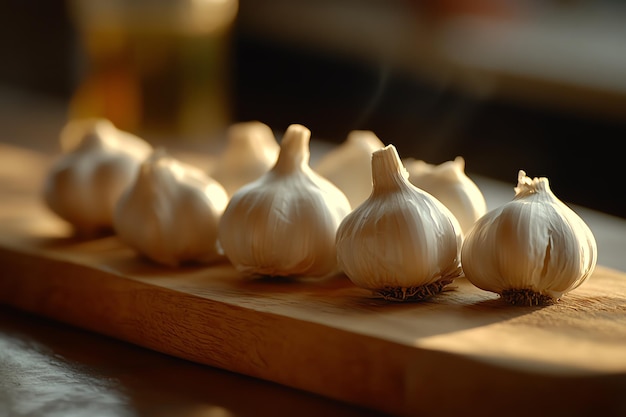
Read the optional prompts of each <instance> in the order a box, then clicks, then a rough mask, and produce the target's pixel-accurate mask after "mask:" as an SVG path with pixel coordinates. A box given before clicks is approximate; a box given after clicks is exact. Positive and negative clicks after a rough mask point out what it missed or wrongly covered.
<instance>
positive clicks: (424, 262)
mask: <svg viewBox="0 0 626 417" xmlns="http://www.w3.org/2000/svg"><path fill="white" fill-rule="evenodd" d="M407 176H408V174H407V172H406V170H405V168H404V167H403V166H402V162H401V161H400V157H399V156H398V152H397V151H396V148H395V147H394V146H393V145H387V146H385V147H384V148H382V149H380V150H377V151H374V153H373V154H372V179H373V190H372V194H371V195H370V197H369V198H368V199H367V200H366V201H364V202H363V204H361V205H360V206H359V207H357V208H356V209H354V211H352V213H350V214H349V215H348V216H346V218H345V219H344V220H343V221H342V223H341V225H340V226H339V229H338V230H337V240H336V243H337V257H338V260H339V267H340V268H341V269H342V270H343V271H344V273H345V274H346V275H347V276H348V278H350V280H351V281H352V282H353V283H354V284H355V285H357V286H359V287H362V288H367V289H370V290H372V291H373V292H375V293H378V294H380V295H381V296H382V297H384V298H385V299H388V300H393V301H405V300H420V299H424V298H426V297H428V296H430V295H433V294H436V293H438V292H440V291H442V290H443V288H444V287H445V286H446V285H448V284H450V283H451V282H452V281H453V280H454V279H455V278H457V277H458V276H459V275H460V274H461V272H462V271H461V262H460V248H461V241H462V232H461V227H460V225H459V223H458V221H457V219H456V218H455V217H454V215H452V213H450V211H449V210H448V209H447V208H446V207H445V206H444V205H443V204H442V203H441V202H440V201H438V200H437V199H436V198H435V197H433V196H431V195H430V194H428V193H426V192H424V191H422V190H420V189H419V188H417V187H415V186H414V185H412V184H411V183H410V182H409V181H408V179H407Z"/></svg>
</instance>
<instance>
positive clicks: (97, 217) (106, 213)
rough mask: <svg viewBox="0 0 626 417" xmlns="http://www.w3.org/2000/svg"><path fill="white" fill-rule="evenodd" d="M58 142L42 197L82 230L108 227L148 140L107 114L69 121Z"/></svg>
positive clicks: (146, 152)
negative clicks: (58, 152) (59, 148)
mask: <svg viewBox="0 0 626 417" xmlns="http://www.w3.org/2000/svg"><path fill="white" fill-rule="evenodd" d="M69 131H71V132H72V135H70V136H69V137H68V136H66V133H67V132H69ZM62 142H63V143H62V146H63V148H64V149H65V152H64V153H63V154H62V155H61V156H60V157H59V159H57V160H56V161H55V162H54V163H53V165H52V167H51V168H50V170H49V172H48V173H47V176H46V179H45V182H44V187H43V197H44V201H45V203H46V204H47V205H48V207H49V208H50V209H51V210H52V211H53V212H54V213H56V214H57V215H58V216H59V217H61V218H63V219H64V220H66V221H67V222H69V223H70V224H72V225H73V226H74V227H75V229H76V231H77V232H78V233H80V234H84V235H93V234H96V233H99V232H102V231H105V230H106V231H109V230H111V228H112V225H113V210H114V208H115V204H116V203H117V199H118V198H119V196H120V194H121V193H122V191H123V190H124V188H126V187H127V186H128V185H129V184H130V183H131V182H132V181H133V179H134V177H135V175H136V173H137V170H138V169H139V165H140V164H141V162H142V161H143V160H144V159H145V158H146V157H147V156H148V155H149V153H150V152H151V151H152V146H150V145H149V144H148V143H147V142H145V141H144V140H143V139H141V138H139V137H137V136H134V135H132V134H130V133H127V132H123V131H120V130H118V129H117V128H115V126H113V124H112V123H111V122H109V121H108V120H105V119H90V120H87V121H74V122H69V123H68V125H66V127H65V128H64V130H63V133H62Z"/></svg>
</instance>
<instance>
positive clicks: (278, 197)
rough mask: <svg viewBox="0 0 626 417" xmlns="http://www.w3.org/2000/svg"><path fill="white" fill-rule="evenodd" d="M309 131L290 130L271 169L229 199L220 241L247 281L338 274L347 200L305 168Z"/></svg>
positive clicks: (335, 188) (301, 128) (326, 181)
mask: <svg viewBox="0 0 626 417" xmlns="http://www.w3.org/2000/svg"><path fill="white" fill-rule="evenodd" d="M310 136H311V132H310V131H309V129H307V128H306V127H304V126H302V125H299V124H292V125H290V126H289V127H288V128H287V130H286V132H285V134H284V136H283V138H282V140H281V142H280V154H279V156H278V160H277V161H276V164H275V165H274V167H273V168H272V169H271V170H270V171H268V172H267V173H266V174H264V175H263V176H261V177H260V178H259V179H258V180H256V181H254V182H252V183H250V184H247V185H245V186H243V187H242V188H241V189H239V190H238V191H237V192H235V194H234V195H233V196H232V197H231V199H230V202H229V203H228V206H227V207H226V211H225V212H224V214H223V216H222V219H221V221H220V225H219V241H220V244H221V246H222V249H223V251H224V254H225V255H226V256H227V257H228V259H229V260H230V261H231V263H232V264H233V265H234V266H235V267H236V268H237V270H239V271H240V272H242V273H244V274H245V275H249V276H284V277H326V276H330V275H333V274H335V273H338V272H339V271H338V270H337V252H336V250H335V233H336V231H337V227H338V226H339V223H340V222H341V220H342V219H343V218H344V217H345V216H346V215H347V214H348V213H349V212H350V210H351V207H350V203H349V202H348V199H347V198H346V196H345V195H344V194H343V192H341V190H339V189H338V188H337V187H336V186H335V185H333V184H332V183H331V182H330V181H328V180H326V179H325V178H323V177H322V176H320V175H318V174H317V173H315V172H314V171H313V170H312V169H311V167H310V166H309V157H310V151H309V140H310Z"/></svg>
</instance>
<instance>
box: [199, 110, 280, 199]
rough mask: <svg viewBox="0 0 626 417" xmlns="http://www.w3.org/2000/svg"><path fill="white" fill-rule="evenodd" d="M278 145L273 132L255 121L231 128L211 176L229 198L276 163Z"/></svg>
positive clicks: (241, 123) (238, 124) (236, 124)
mask: <svg viewBox="0 0 626 417" xmlns="http://www.w3.org/2000/svg"><path fill="white" fill-rule="evenodd" d="M278 152H279V145H278V142H277V141H276V138H275V137H274V132H272V129H270V127H269V126H268V125H266V124H264V123H261V122H258V121H250V122H240V123H235V124H233V125H231V126H230V127H229V129H228V133H227V143H226V148H225V149H224V151H223V152H222V153H221V154H220V156H219V158H218V160H217V164H216V166H215V168H214V170H213V171H212V172H211V176H212V177H213V178H214V179H215V180H216V181H218V182H219V183H220V184H222V186H223V187H224V188H225V189H226V192H227V193H228V195H229V196H230V195H233V193H234V192H235V191H237V190H238V189H239V188H241V187H242V186H243V185H245V184H247V183H249V182H252V181H254V180H256V179H257V178H259V177H260V176H261V175H263V174H265V173H266V172H267V171H269V170H270V168H272V167H273V166H274V164H275V163H276V159H277V158H278Z"/></svg>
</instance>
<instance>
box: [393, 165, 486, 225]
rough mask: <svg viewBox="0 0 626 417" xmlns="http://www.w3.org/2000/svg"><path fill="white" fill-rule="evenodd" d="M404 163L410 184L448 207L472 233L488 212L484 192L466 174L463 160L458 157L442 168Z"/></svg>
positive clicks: (439, 166) (441, 166)
mask: <svg viewBox="0 0 626 417" xmlns="http://www.w3.org/2000/svg"><path fill="white" fill-rule="evenodd" d="M403 162H404V166H405V167H406V169H407V171H408V172H409V181H410V182H411V183H412V184H413V185H415V186H416V187H419V188H421V189H422V190H424V191H426V192H427V193H430V194H432V195H433V196H434V197H435V198H437V199H438V200H439V201H441V202H442V203H443V204H444V205H445V206H446V207H448V209H450V211H451V212H452V214H454V216H455V217H456V218H457V220H458V221H459V223H460V224H461V229H463V233H467V232H469V229H470V228H471V227H472V226H473V225H474V222H475V221H476V220H478V218H480V217H481V216H482V215H483V214H485V213H486V212H487V202H486V201H485V197H484V196H483V193H482V192H481V191H480V189H479V188H478V186H477V185H476V183H475V182H474V181H472V180H471V179H470V178H469V177H468V176H467V175H466V174H465V160H464V159H463V157H461V156H457V157H456V158H455V159H454V160H453V161H446V162H444V163H442V164H439V165H435V164H429V163H426V162H424V161H421V160H417V159H413V158H407V159H405V160H404V161H403Z"/></svg>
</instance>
